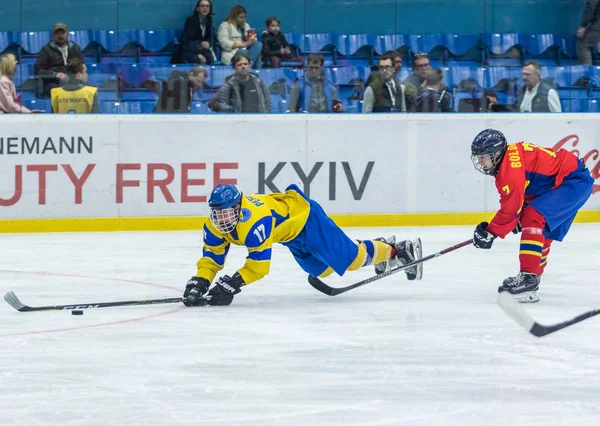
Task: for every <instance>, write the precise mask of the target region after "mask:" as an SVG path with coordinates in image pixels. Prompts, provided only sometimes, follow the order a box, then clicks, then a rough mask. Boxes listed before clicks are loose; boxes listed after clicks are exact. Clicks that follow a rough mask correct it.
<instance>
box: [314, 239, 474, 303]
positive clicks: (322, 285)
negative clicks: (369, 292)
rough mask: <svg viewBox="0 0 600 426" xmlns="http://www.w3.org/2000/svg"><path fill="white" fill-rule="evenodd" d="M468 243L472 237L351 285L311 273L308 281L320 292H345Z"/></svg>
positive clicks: (330, 293)
mask: <svg viewBox="0 0 600 426" xmlns="http://www.w3.org/2000/svg"><path fill="white" fill-rule="evenodd" d="M470 244H473V239H470V240H466V241H463V242H462V243H458V244H456V245H453V246H452V247H448V248H446V249H444V250H442V251H438V252H436V253H433V254H430V255H429V256H426V257H423V258H421V259H417V260H415V261H414V262H410V263H407V264H406V265H401V266H397V267H395V268H392V269H390V270H389V271H386V272H384V273H382V274H379V275H374V276H372V277H370V278H366V279H364V280H362V281H359V282H357V283H354V284H351V285H349V286H346V287H338V288H335V287H330V286H328V285H327V284H325V283H324V282H323V281H321V280H320V279H319V278H317V277H313V276H312V275H309V276H308V283H309V284H310V285H311V286H313V287H314V288H315V289H317V290H319V291H320V292H321V293H324V294H326V295H328V296H337V295H338V294H342V293H345V292H347V291H350V290H352V289H354V288H356V287H361V286H363V285H365V284H369V283H372V282H373V281H377V280H380V279H382V278H385V277H388V276H390V275H392V274H395V273H397V272H400V271H404V270H405V269H407V268H410V267H411V266H415V265H418V264H419V263H423V262H426V261H428V260H431V259H434V258H436V257H439V256H442V255H444V254H446V253H450V252H451V251H454V250H457V249H459V248H461V247H465V246H468V245H470Z"/></svg>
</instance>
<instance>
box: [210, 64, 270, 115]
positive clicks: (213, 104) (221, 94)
mask: <svg viewBox="0 0 600 426" xmlns="http://www.w3.org/2000/svg"><path fill="white" fill-rule="evenodd" d="M249 76H250V81H251V82H253V83H254V86H255V87H256V91H257V95H258V111H256V112H257V113H263V114H264V113H270V112H271V95H270V94H269V88H268V87H267V85H266V84H265V82H264V81H263V80H262V79H261V78H260V77H259V76H258V75H256V74H254V73H252V72H251V73H250V74H249ZM208 107H209V108H210V109H212V110H213V111H215V112H236V113H241V112H242V111H243V100H242V95H241V92H240V84H239V82H238V80H237V78H236V76H235V74H233V75H230V76H229V77H227V78H225V83H224V84H223V86H221V87H220V88H219V90H218V91H217V93H215V95H214V96H213V97H212V99H211V100H210V102H209V103H208Z"/></svg>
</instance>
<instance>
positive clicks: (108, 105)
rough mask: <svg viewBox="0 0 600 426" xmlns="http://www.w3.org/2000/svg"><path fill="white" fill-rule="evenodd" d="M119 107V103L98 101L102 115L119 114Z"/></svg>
mask: <svg viewBox="0 0 600 426" xmlns="http://www.w3.org/2000/svg"><path fill="white" fill-rule="evenodd" d="M119 106H120V103H119V102H117V101H98V108H99V110H100V114H119Z"/></svg>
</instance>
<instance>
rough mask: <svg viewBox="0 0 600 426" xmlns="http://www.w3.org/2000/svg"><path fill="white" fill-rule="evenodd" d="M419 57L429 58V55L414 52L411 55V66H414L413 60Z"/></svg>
mask: <svg viewBox="0 0 600 426" xmlns="http://www.w3.org/2000/svg"><path fill="white" fill-rule="evenodd" d="M421 58H426V59H429V55H428V54H427V53H426V52H419V53H415V54H414V55H413V59H412V64H413V67H414V66H415V62H416V61H417V59H421Z"/></svg>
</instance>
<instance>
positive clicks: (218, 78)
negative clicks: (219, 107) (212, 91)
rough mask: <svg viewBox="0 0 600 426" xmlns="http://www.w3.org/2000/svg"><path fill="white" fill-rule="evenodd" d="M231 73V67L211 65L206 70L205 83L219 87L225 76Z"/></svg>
mask: <svg viewBox="0 0 600 426" xmlns="http://www.w3.org/2000/svg"><path fill="white" fill-rule="evenodd" d="M231 74H233V69H232V68H231V67H228V66H213V67H210V69H209V70H208V78H207V79H206V85H208V86H210V87H213V88H215V87H221V86H222V85H223V83H225V78H226V77H229V76H230V75H231Z"/></svg>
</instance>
